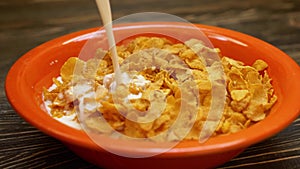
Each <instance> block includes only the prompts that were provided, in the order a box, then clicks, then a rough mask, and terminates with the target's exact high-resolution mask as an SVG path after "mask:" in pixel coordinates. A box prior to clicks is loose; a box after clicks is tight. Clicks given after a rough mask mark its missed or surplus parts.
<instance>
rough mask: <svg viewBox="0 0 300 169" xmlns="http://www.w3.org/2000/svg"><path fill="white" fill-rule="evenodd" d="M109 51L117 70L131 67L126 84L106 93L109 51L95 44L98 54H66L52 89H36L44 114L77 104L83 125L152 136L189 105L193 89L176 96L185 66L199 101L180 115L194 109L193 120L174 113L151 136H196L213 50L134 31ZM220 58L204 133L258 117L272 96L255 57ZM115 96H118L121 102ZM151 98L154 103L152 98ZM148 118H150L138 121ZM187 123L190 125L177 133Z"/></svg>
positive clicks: (63, 112) (203, 117) (231, 129)
mask: <svg viewBox="0 0 300 169" xmlns="http://www.w3.org/2000/svg"><path fill="white" fill-rule="evenodd" d="M117 52H118V56H119V62H120V64H122V65H123V68H125V69H124V70H126V71H134V72H136V73H137V75H135V76H134V77H131V78H132V79H134V80H131V81H129V82H128V86H126V85H124V86H120V87H119V88H117V89H116V90H117V91H116V92H115V93H116V94H115V95H114V96H113V95H112V93H111V89H112V87H113V85H114V83H113V81H114V74H113V67H112V61H111V59H110V58H111V57H110V55H111V54H110V52H107V51H104V50H102V49H99V51H98V55H100V54H104V57H103V58H102V59H99V58H98V57H95V58H92V59H90V60H88V61H83V60H81V59H79V58H76V57H71V58H69V59H68V60H67V61H66V62H65V63H64V65H63V66H62V67H61V70H60V80H58V79H57V78H54V79H53V83H54V86H55V88H54V89H53V88H52V89H46V88H44V90H43V97H44V100H45V102H50V104H48V106H49V108H50V114H51V115H52V116H53V117H56V118H60V117H63V116H68V115H71V114H74V113H76V111H78V109H79V108H80V105H84V109H83V110H81V111H83V112H84V114H83V115H84V116H85V118H84V119H85V121H83V124H84V125H85V127H87V129H88V130H91V131H94V132H98V133H103V134H112V133H113V132H115V131H117V132H120V133H122V134H124V135H126V136H130V137H134V138H152V137H153V136H157V135H159V134H160V133H163V132H165V131H167V130H168V129H169V128H170V127H171V126H172V125H173V124H174V122H175V120H176V118H178V113H179V110H180V108H181V105H189V104H192V103H191V102H193V98H192V96H193V95H192V94H191V95H190V96H189V97H190V98H189V99H187V100H182V94H183V93H184V92H185V91H181V90H180V86H179V84H180V83H183V84H184V82H186V81H187V80H189V77H188V76H187V73H188V72H190V73H191V74H192V75H193V81H194V82H195V84H196V86H197V87H198V90H197V92H199V97H200V98H197V99H199V100H200V102H199V103H197V102H193V103H195V104H196V105H197V108H196V110H197V111H195V112H188V111H185V112H183V113H185V114H186V115H191V116H192V115H195V117H196V118H195V121H194V123H191V122H190V120H191V119H188V118H186V119H182V121H181V122H180V123H179V126H180V128H177V129H174V130H173V131H170V132H167V133H166V134H164V135H162V136H160V137H159V139H158V140H156V141H174V140H179V139H180V138H182V137H184V139H185V140H198V139H199V134H200V132H201V130H202V128H203V125H204V123H205V122H206V121H208V123H207V124H208V125H210V123H211V124H213V123H214V120H215V119H214V117H211V118H212V119H207V115H208V112H209V110H210V106H211V100H212V94H211V91H212V84H211V80H210V79H209V76H208V75H209V73H208V71H209V70H212V71H213V70H214V66H215V64H216V63H215V62H214V60H212V59H211V57H210V56H212V55H217V56H221V53H220V50H219V49H211V48H209V47H207V46H205V44H204V43H203V42H202V41H199V40H196V39H191V40H189V41H187V42H185V43H176V44H172V43H171V42H170V41H169V40H167V39H165V38H160V37H137V38H135V39H133V40H132V41H130V42H129V43H128V44H126V45H121V46H117ZM153 56H159V57H153ZM199 56H202V57H199ZM178 58H179V60H178ZM176 59H177V60H176ZM181 62H182V63H184V64H185V65H186V67H184V66H182V63H181ZM141 63H142V64H141ZM221 64H222V66H223V69H224V72H225V75H226V85H227V86H226V102H225V108H224V112H223V114H222V117H221V120H220V122H219V124H218V126H217V128H216V129H214V128H209V129H208V130H212V132H213V135H212V136H217V135H223V134H230V133H235V132H238V131H240V130H243V129H245V128H248V127H250V126H251V125H253V124H255V123H257V122H259V121H261V120H263V119H264V118H265V117H266V116H267V114H268V112H269V111H270V109H271V108H272V106H273V105H274V104H275V102H276V100H277V97H276V95H275V94H274V89H273V87H272V84H271V81H272V80H271V78H270V77H269V75H268V73H267V70H266V69H267V67H268V65H267V63H266V62H264V61H263V60H256V61H255V62H254V63H253V64H252V66H249V65H244V63H243V62H241V61H237V60H234V59H231V58H228V57H226V56H221ZM170 65H172V66H170ZM121 68H122V66H121ZM124 78H125V79H126V77H125V75H124ZM185 86H189V84H185ZM195 91H196V90H195ZM113 97H114V98H113ZM119 98H125V101H126V103H124V100H118V99H119ZM158 99H160V100H159V102H155V100H158ZM182 103H183V104H182ZM153 105H154V106H156V107H155V108H154V109H153V108H151V106H153ZM160 111H161V112H160ZM185 117H189V116H185ZM149 118H150V119H153V120H152V121H146V122H143V123H139V121H145V120H146V119H149ZM74 120H75V121H76V120H77V118H75V119H74ZM191 125H192V126H191ZM189 127H191V130H190V131H189V132H188V133H187V135H184V134H185V132H186V130H187V129H188V128H189Z"/></svg>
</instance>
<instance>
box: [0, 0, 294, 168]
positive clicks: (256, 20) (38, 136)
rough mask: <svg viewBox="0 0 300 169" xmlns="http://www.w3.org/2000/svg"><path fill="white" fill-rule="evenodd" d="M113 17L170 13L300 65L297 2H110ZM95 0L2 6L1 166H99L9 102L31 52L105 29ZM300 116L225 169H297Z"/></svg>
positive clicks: (26, 0) (24, 0) (13, 0)
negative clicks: (18, 66)
mask: <svg viewBox="0 0 300 169" xmlns="http://www.w3.org/2000/svg"><path fill="white" fill-rule="evenodd" d="M111 2H112V8H113V18H114V19H117V18H119V17H122V16H126V15H128V14H132V13H137V12H145V11H151V12H165V13H170V14H174V15H177V16H179V17H182V18H185V19H187V20H188V21H190V22H194V23H202V24H207V25H215V26H220V27H224V28H229V29H233V30H237V31H240V32H243V33H246V34H250V35H252V36H255V37H258V38H260V39H262V40H265V41H267V42H269V43H271V44H273V45H275V46H276V47H278V48H280V49H281V50H283V51H284V52H286V53H287V54H289V56H291V57H292V58H293V59H294V60H295V61H296V62H297V63H298V64H300V1H299V0H251V1H241V0H189V1H182V0H122V1H120V0H112V1H111ZM100 25H101V22H100V19H99V16H98V12H97V9H96V6H95V3H94V1H93V0H1V1H0V58H1V61H0V68H1V73H0V81H1V83H0V168H89V169H92V168H96V167H95V166H93V165H91V164H89V163H87V162H85V161H83V160H82V159H80V158H79V157H77V156H76V155H75V154H73V153H72V152H71V151H70V150H68V149H67V148H66V147H65V146H64V145H63V144H61V143H60V142H59V141H57V140H55V139H53V138H51V137H49V136H47V135H45V134H43V133H41V132H40V131H38V130H37V129H35V128H34V127H32V126H31V125H29V124H28V123H27V122H25V121H24V120H23V119H22V118H21V117H19V116H18V115H17V114H16V112H15V111H14V110H13V109H12V108H11V106H10V105H9V103H8V101H7V99H6V96H5V92H4V81H5V77H6V74H7V71H8V70H9V68H10V67H11V65H12V64H13V63H14V62H15V61H16V60H17V59H18V58H19V57H20V56H21V55H22V54H24V53H25V52H26V51H28V50H30V49H32V48H34V47H35V46H37V45H39V44H41V43H43V42H46V41H48V40H50V39H52V38H55V37H58V36H61V35H64V34H66V33H70V32H74V31H78V30H82V29H86V28H91V27H96V26H100ZM299 128H300V118H298V119H297V120H296V121H294V123H292V124H291V125H290V126H289V127H288V128H286V129H285V130H283V131H282V132H280V133H279V134H277V135H275V136H273V137H271V138H269V139H267V140H265V141H263V142H261V143H258V144H256V145H253V146H251V147H249V148H248V149H247V150H246V151H245V152H243V153H242V154H241V155H239V156H238V157H236V158H234V159H232V160H231V161H230V162H228V163H226V164H224V165H223V166H220V167H219V168H224V169H229V168H238V169H240V168H243V169H244V168H245V169H247V168H251V169H252V168H255V169H265V168H274V169H299V168H300V146H299V145H300V129H299Z"/></svg>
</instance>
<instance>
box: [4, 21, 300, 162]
mask: <svg viewBox="0 0 300 169" xmlns="http://www.w3.org/2000/svg"><path fill="white" fill-rule="evenodd" d="M158 24H166V25H170V26H175V27H176V26H180V25H182V23H175V22H162V23H160V22H150V23H130V24H120V25H118V26H116V27H126V26H128V29H131V28H134V26H148V27H149V26H151V25H158ZM194 25H195V26H196V27H198V28H199V29H200V30H202V31H203V32H204V33H205V34H208V36H209V35H214V34H218V35H223V36H225V37H230V38H233V39H238V40H241V39H244V40H246V41H249V42H251V43H257V44H260V45H262V46H264V48H270V49H272V50H273V51H274V52H275V53H277V54H278V55H280V58H281V61H283V62H285V63H288V64H289V65H290V66H287V67H285V69H286V71H287V72H294V73H293V74H292V75H291V76H292V78H291V79H290V80H289V83H291V84H290V85H291V88H290V89H295V88H297V86H298V87H299V86H300V67H299V66H298V64H297V63H296V62H295V61H294V60H293V59H291V58H290V57H289V56H288V55H287V54H285V53H284V52H282V51H281V50H279V49H278V48H276V47H275V46H273V45H271V44H269V43H267V42H265V41H262V40H260V39H257V38H255V37H253V36H250V35H246V34H244V33H240V32H237V31H233V30H229V29H225V28H220V27H215V26H208V25H202V24H194ZM97 30H99V28H98V27H97V28H90V29H85V30H81V31H78V32H74V33H71V34H67V35H64V36H61V37H58V38H55V39H53V40H50V41H48V42H45V43H43V44H41V45H39V46H37V47H36V48H34V49H32V50H30V51H29V52H27V53H26V54H24V55H23V56H21V58H19V59H18V60H17V61H16V62H15V63H14V64H13V66H12V67H11V69H10V70H9V72H8V74H7V77H6V81H5V92H6V96H7V98H8V101H9V102H10V104H11V106H12V107H13V108H14V109H15V111H16V112H17V113H18V114H19V115H20V116H21V117H23V118H24V119H25V120H26V121H28V122H29V123H30V124H31V125H33V126H35V127H36V128H38V129H39V130H41V131H43V132H44V133H46V134H48V135H50V136H52V137H54V138H57V139H59V140H61V141H62V142H64V143H67V144H72V145H77V146H81V147H85V148H89V149H97V150H100V151H103V149H102V148H100V147H98V146H97V145H96V144H95V143H93V142H92V141H91V140H90V139H89V137H88V136H87V134H85V133H84V132H83V131H79V130H76V129H73V128H70V127H68V126H66V125H64V124H62V123H60V122H58V121H56V120H54V119H53V118H52V117H50V116H49V115H47V114H46V113H44V114H45V115H43V116H42V117H43V118H45V119H41V118H39V119H35V118H30V117H29V115H28V114H27V113H26V112H27V111H35V110H31V109H30V108H29V107H28V106H26V105H23V104H22V103H21V102H20V101H22V100H20V98H21V97H20V95H19V94H18V93H16V90H19V89H18V87H20V85H17V83H16V81H20V79H18V78H19V77H18V75H19V73H20V72H21V71H22V68H23V67H24V64H25V63H24V62H25V61H26V60H27V59H29V58H31V57H34V56H35V55H36V54H38V53H39V52H40V50H41V49H44V48H48V49H49V50H50V49H51V48H53V47H54V46H57V45H58V44H62V42H66V41H67V40H71V39H73V38H75V37H78V36H82V35H85V34H89V33H93V32H95V31H97ZM16 79H17V80H16ZM290 89H287V90H290ZM291 93H292V94H291V98H289V101H291V102H292V103H293V104H290V105H293V106H291V107H288V110H289V111H290V116H284V118H283V119H281V120H280V121H279V122H278V125H271V124H272V123H271V121H270V122H265V123H263V124H265V125H266V124H269V125H271V127H269V128H264V125H262V123H257V124H255V125H254V126H252V127H250V128H247V129H244V130H243V131H241V132H238V133H234V134H230V137H228V136H220V137H214V138H211V139H209V140H208V141H206V142H205V143H203V144H201V145H199V144H198V143H196V142H192V141H191V142H189V141H188V142H187V144H186V145H183V146H182V147H181V146H179V147H177V146H176V147H174V148H172V149H171V150H169V151H167V152H165V153H163V154H161V156H165V157H172V156H182V155H184V156H186V155H203V154H211V153H218V152H220V151H222V152H225V151H232V150H237V149H243V148H246V147H248V146H250V145H252V144H255V143H257V142H260V141H262V140H264V139H266V138H269V137H271V136H272V135H275V134H277V133H278V132H280V131H281V130H283V129H284V128H285V127H287V126H288V125H289V124H290V123H292V122H293V120H294V119H296V118H297V117H298V116H299V114H300V105H299V104H297V100H300V90H299V91H291ZM46 116H48V118H47V117H46ZM278 119H279V118H277V120H278ZM265 120H266V119H265ZM47 123H51V124H52V125H51V127H49V126H45V125H43V124H47ZM53 126H55V127H53ZM259 129H261V130H264V132H260V133H258V132H257V130H259ZM245 135H246V136H247V138H246V137H245ZM180 144H181V143H180ZM123 151H130V152H131V153H136V152H147V151H149V150H147V149H136V150H134V151H133V150H132V149H130V150H129V149H126V148H124V149H123Z"/></svg>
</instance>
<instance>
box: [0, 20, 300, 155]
mask: <svg viewBox="0 0 300 169" xmlns="http://www.w3.org/2000/svg"><path fill="white" fill-rule="evenodd" d="M164 24H165V25H162V24H161V23H160V24H155V23H144V24H139V23H137V24H134V25H130V26H128V25H127V26H126V25H122V26H119V27H117V28H116V32H117V33H120V34H128V33H129V32H133V31H139V30H140V29H142V30H143V31H145V30H148V29H149V30H150V29H159V27H158V25H160V26H166V27H170V28H171V29H172V30H176V29H182V25H181V24H179V23H164ZM196 26H197V27H198V28H199V29H201V30H202V31H203V32H204V33H205V34H206V35H207V36H208V38H209V40H210V41H211V42H212V43H213V45H214V47H217V48H220V49H221V52H222V54H223V55H225V56H228V57H231V58H234V59H237V60H241V61H243V62H244V63H246V64H249V65H250V64H252V63H253V62H254V61H255V60H256V59H263V60H264V61H266V62H267V63H268V65H269V67H268V73H269V75H270V77H271V78H272V79H273V86H274V89H275V93H276V95H277V96H278V102H277V103H276V104H275V106H274V107H273V108H272V110H271V112H270V114H269V115H268V116H267V118H266V119H265V120H263V121H261V122H259V123H257V124H255V125H253V126H251V127H250V128H248V129H245V130H243V131H241V132H238V133H235V134H231V135H228V136H220V137H215V138H211V139H209V140H208V141H206V142H205V143H201V144H200V143H199V142H197V141H185V142H182V143H180V144H178V145H177V146H176V147H175V148H174V149H172V150H170V151H169V152H168V153H166V154H168V155H172V154H180V153H187V152H188V153H190V154H199V153H213V152H218V151H220V150H222V151H227V150H228V151H229V150H233V149H238V148H244V147H247V146H249V145H251V144H254V143H256V142H259V141H261V140H263V139H266V138H267V137H270V136H272V135H274V134H276V133H277V132H279V131H280V130H282V129H283V128H285V127H286V126H287V125H288V124H290V123H291V122H292V121H293V120H294V119H295V118H296V117H297V116H299V113H300V106H299V103H298V101H299V99H300V90H299V89H298V87H299V86H300V68H299V66H298V65H297V64H296V63H295V62H294V61H293V60H292V59H291V58H290V57H289V56H287V55H286V54H284V53H283V52H282V51H280V50H279V49H277V48H275V47H274V46H272V45H270V44H267V43H265V42H263V41H261V40H258V39H256V38H254V37H251V36H248V35H245V34H242V33H238V32H235V31H230V30H226V29H222V28H217V27H212V26H205V25H196ZM185 29H188V28H185ZM97 30H98V29H97V28H94V29H89V30H84V31H80V32H77V33H73V34H69V35H66V36H63V37H60V38H57V39H54V40H51V41H49V42H47V43H45V44H43V45H41V46H39V47H37V48H35V49H33V50H31V51H29V52H28V53H26V54H25V55H24V56H22V57H21V58H20V59H19V60H18V61H17V62H16V63H15V64H14V65H13V67H12V68H11V70H10V71H9V73H8V75H7V79H6V93H7V97H8V99H9V101H10V103H11V105H12V106H13V108H14V109H15V110H16V111H17V112H18V113H19V114H20V115H21V116H22V117H23V118H24V119H26V120H27V121H29V122H30V123H31V124H32V125H34V126H36V127H37V128H38V129H40V130H42V131H43V132H45V133H47V134H49V135H51V136H53V137H56V138H58V139H60V140H62V141H64V142H67V143H70V144H75V145H81V146H86V147H90V148H95V147H96V145H95V144H94V143H93V142H92V141H91V140H90V139H89V138H88V136H87V135H86V134H85V133H84V132H82V131H79V130H76V129H73V128H70V127H67V126H66V125H63V124H62V123H60V122H58V121H56V120H54V119H52V118H51V117H50V116H49V115H48V114H47V113H46V112H45V108H44V106H43V101H42V97H41V96H42V88H43V87H44V86H45V87H49V86H51V84H52V78H53V77H56V76H58V75H59V70H60V67H61V66H62V65H63V63H64V62H65V61H66V60H67V59H68V58H69V57H72V56H78V54H79V53H80V51H81V48H82V47H83V45H84V44H85V42H86V41H87V40H88V39H90V38H92V37H93V35H94V33H95V31H97ZM183 36H184V35H183ZM257 131H259V132H257ZM116 142H118V141H116ZM119 143H120V142H119ZM115 145H118V144H115ZM132 146H133V147H134V145H132ZM116 148H117V149H123V150H122V151H129V152H132V153H135V151H136V152H138V151H140V152H142V151H149V150H133V149H132V147H121V146H117V147H116Z"/></svg>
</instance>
